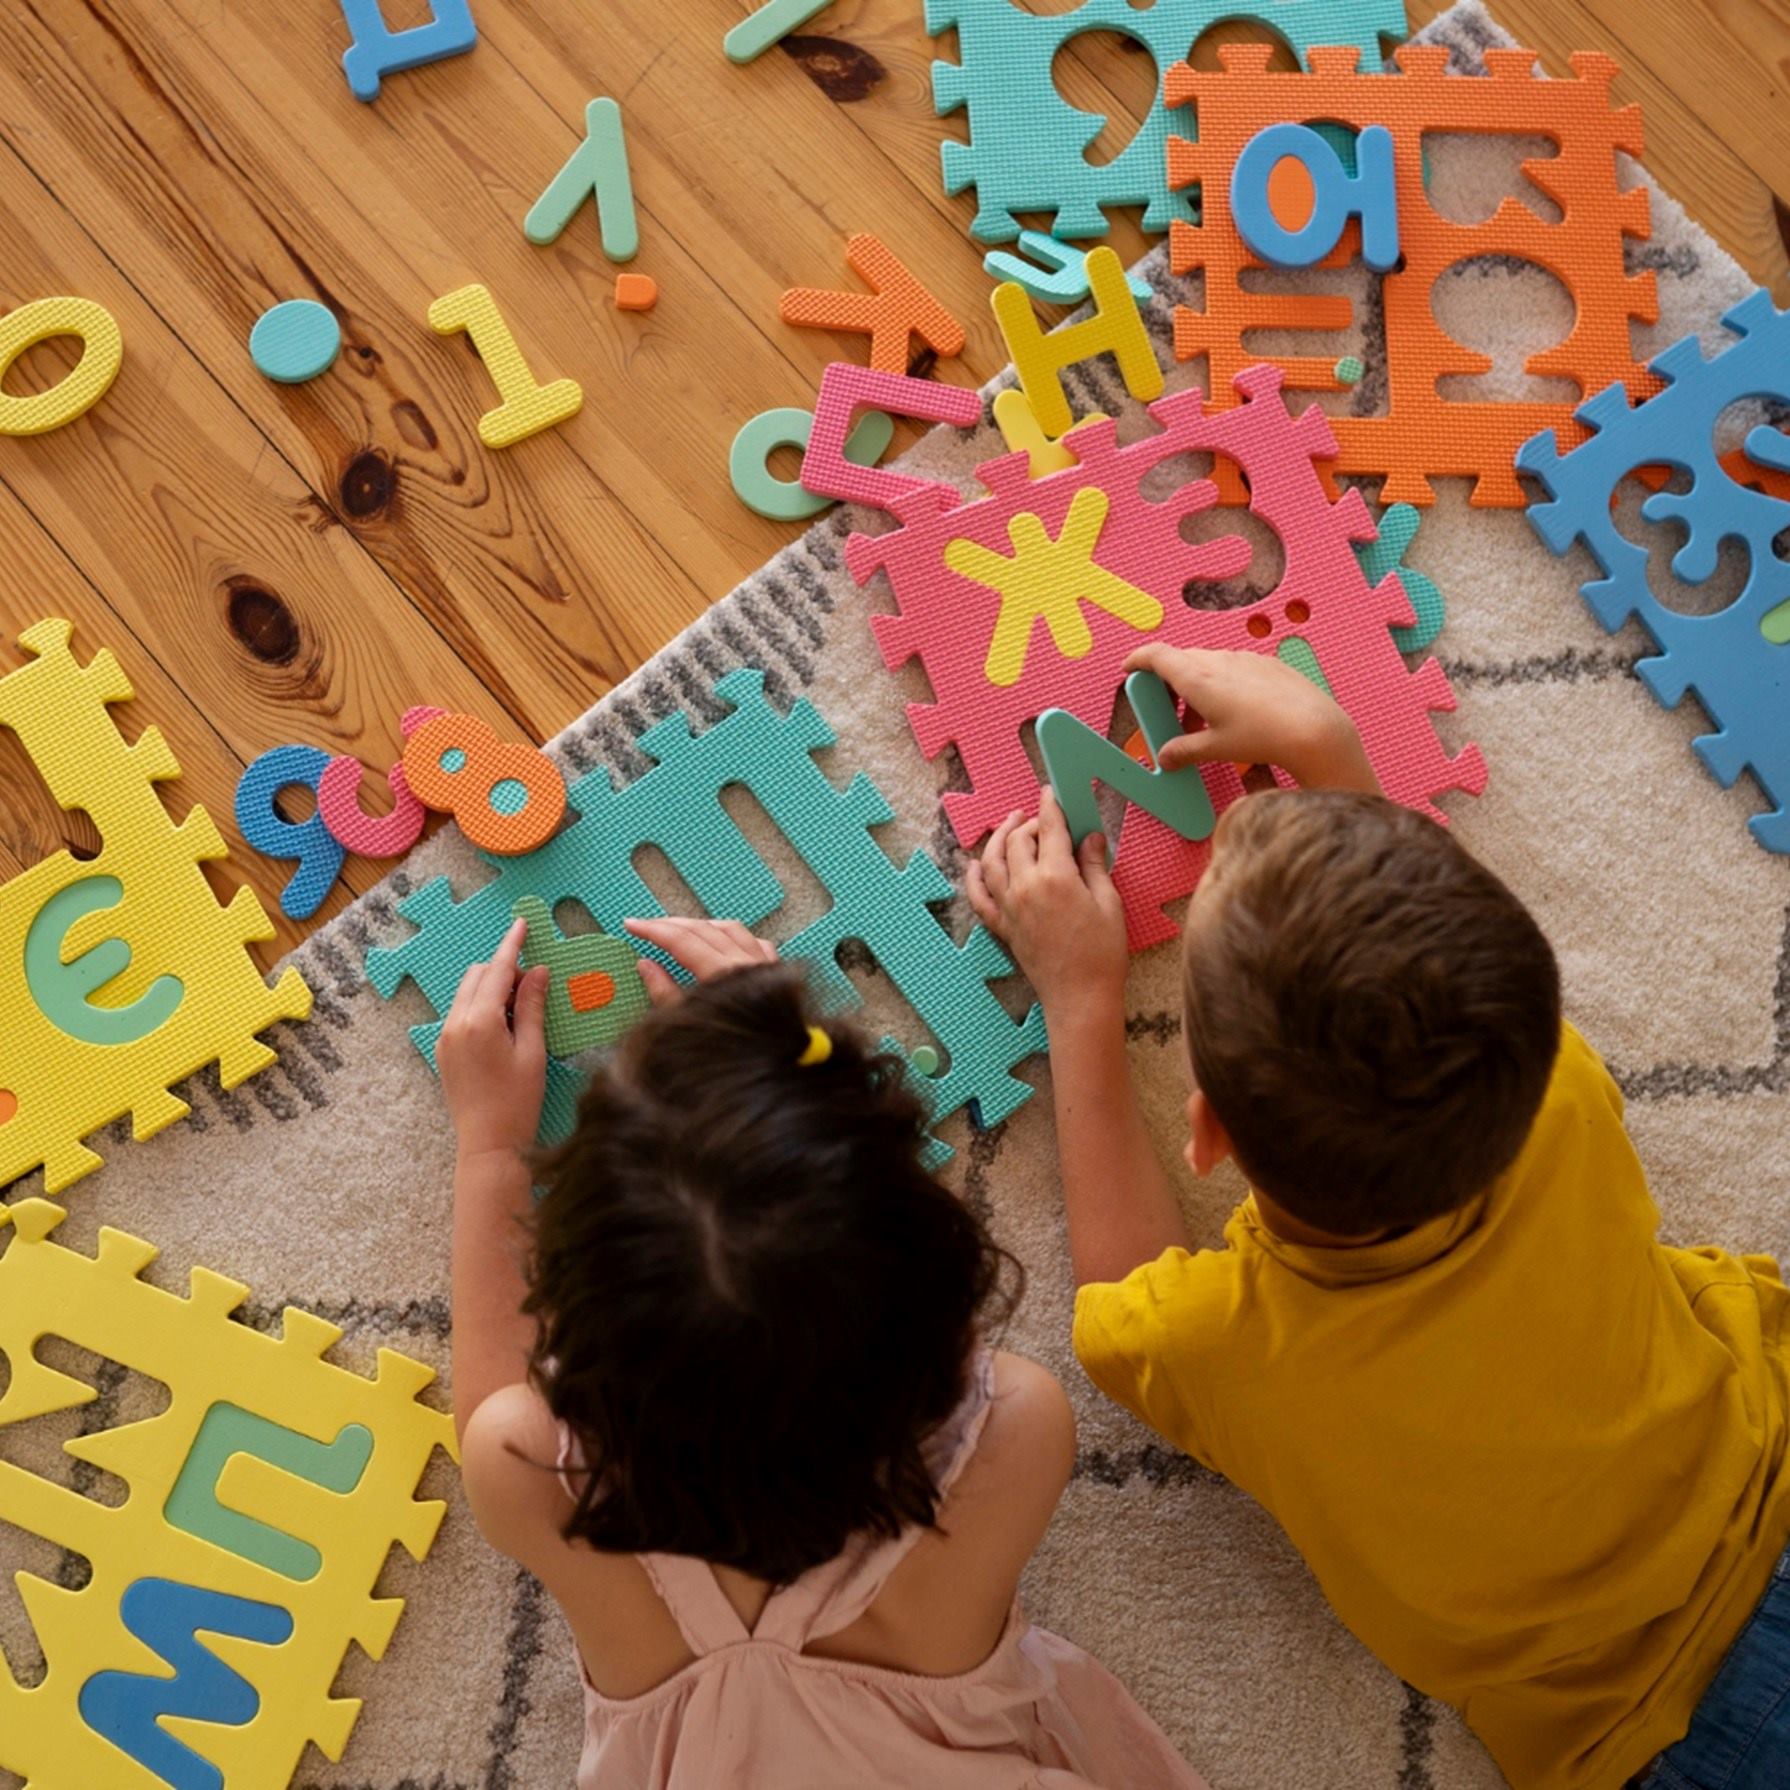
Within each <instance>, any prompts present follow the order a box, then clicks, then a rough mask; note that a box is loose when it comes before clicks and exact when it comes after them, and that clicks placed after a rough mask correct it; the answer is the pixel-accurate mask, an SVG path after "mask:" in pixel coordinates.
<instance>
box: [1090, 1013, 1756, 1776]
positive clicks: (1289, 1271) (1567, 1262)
mask: <svg viewBox="0 0 1790 1790" xmlns="http://www.w3.org/2000/svg"><path fill="white" fill-rule="evenodd" d="M1658 1221H1659V1213H1658V1210H1657V1209H1656V1207H1655V1206H1654V1203H1653V1200H1652V1198H1651V1196H1650V1195H1649V1193H1648V1191H1647V1182H1646V1178H1645V1176H1644V1175H1643V1173H1642V1170H1641V1164H1640V1161H1639V1159H1638V1158H1637V1157H1636V1155H1635V1152H1634V1148H1633V1146H1632V1145H1631V1144H1630V1142H1629V1140H1628V1135H1627V1133H1626V1132H1625V1131H1624V1130H1623V1127H1622V1096H1621V1094H1620V1093H1619V1092H1618V1090H1617V1088H1616V1085H1615V1083H1614V1082H1613V1081H1612V1080H1611V1079H1610V1076H1609V1074H1608V1072H1607V1071H1606V1070H1605V1068H1604V1066H1603V1064H1602V1062H1601V1061H1600V1060H1599V1059H1598V1057H1597V1055H1596V1053H1595V1052H1594V1051H1593V1050H1592V1049H1591V1048H1590V1046H1589V1045H1587V1044H1586V1043H1585V1041H1584V1039H1583V1038H1581V1037H1580V1036H1579V1035H1578V1033H1577V1032H1576V1031H1574V1030H1573V1029H1572V1027H1570V1026H1568V1027H1567V1028H1566V1030H1565V1036H1564V1040H1563V1042H1562V1046H1561V1051H1560V1057H1559V1060H1558V1062H1557V1064H1556V1066H1555V1070H1554V1076H1553V1081H1552V1083H1551V1085H1550V1087H1549V1089H1548V1094H1547V1098H1546V1100H1545V1102H1544V1104H1543V1106H1542V1109H1541V1113H1540V1115H1539V1117H1538V1118H1537V1120H1536V1122H1535V1127H1534V1130H1533V1131H1532V1132H1531V1134H1530V1137H1529V1140H1528V1142H1527V1144H1526V1145H1525V1146H1524V1149H1523V1153H1522V1155H1521V1156H1520V1157H1519V1158H1518V1160H1517V1162H1516V1164H1515V1165H1514V1166H1513V1167H1512V1168H1511V1169H1510V1170H1509V1171H1508V1172H1507V1173H1506V1174H1505V1175H1503V1176H1502V1177H1501V1178H1500V1179H1499V1180H1498V1181H1497V1182H1496V1183H1495V1185H1494V1186H1493V1187H1492V1188H1491V1189H1490V1191H1489V1192H1488V1193H1486V1194H1485V1195H1484V1196H1482V1197H1481V1198H1480V1199H1479V1200H1477V1201H1476V1202H1474V1204H1473V1205H1472V1206H1471V1207H1469V1208H1468V1209H1466V1210H1463V1211H1460V1212H1457V1213H1453V1214H1450V1215H1449V1216H1447V1217H1445V1218H1442V1219H1438V1220H1435V1221H1434V1222H1432V1223H1429V1224H1426V1225H1423V1226H1421V1227H1419V1228H1418V1229H1416V1230H1413V1231H1409V1232H1406V1233H1405V1234H1404V1235H1402V1236H1399V1237H1397V1238H1395V1239H1393V1240H1391V1241H1388V1242H1385V1243H1377V1244H1369V1245H1365V1246H1361V1247H1356V1248H1310V1247H1304V1246H1301V1245H1297V1244H1293V1243H1288V1242H1284V1241H1283V1240H1281V1239H1280V1238H1278V1237H1276V1236H1274V1235H1273V1234H1272V1233H1271V1232H1270V1231H1268V1230H1267V1229H1266V1228H1265V1227H1264V1225H1263V1223H1262V1221H1261V1218H1260V1216H1259V1215H1258V1213H1257V1210H1256V1206H1255V1202H1254V1200H1253V1199H1250V1200H1246V1201H1245V1202H1244V1204H1243V1205H1242V1206H1240V1207H1239V1208H1238V1209H1237V1212H1236V1214H1235V1215H1234V1216H1233V1218H1232V1219H1231V1221H1230V1223H1229V1225H1227V1226H1226V1228H1225V1241H1226V1243H1227V1245H1228V1247H1227V1248H1225V1249H1223V1250H1218V1251H1212V1250H1206V1251H1201V1252H1200V1253H1198V1254H1193V1255H1190V1254H1189V1253H1188V1252H1187V1251H1186V1250H1182V1249H1172V1250H1169V1251H1168V1252H1167V1253H1166V1254H1164V1255H1163V1256H1162V1257H1161V1258H1160V1259H1159V1260H1157V1261H1155V1262H1151V1263H1148V1264H1147V1265H1145V1266H1144V1267H1141V1268H1139V1269H1137V1270H1136V1271H1135V1272H1134V1273H1132V1274H1131V1275H1129V1276H1128V1277H1127V1278H1126V1279H1125V1280H1124V1281H1122V1282H1120V1283H1119V1284H1117V1285H1089V1286H1084V1287H1083V1288H1082V1289H1081V1292H1080V1294H1079V1296H1078V1297H1077V1299H1076V1305H1075V1352H1076V1354H1077V1355H1078V1356H1079V1357H1080V1359H1081V1362H1082V1365H1083V1366H1084V1367H1085V1368H1086V1369H1087V1371H1088V1374H1089V1375H1090V1377H1091V1378H1092V1379H1093V1381H1094V1383H1095V1384H1096V1385H1097V1386H1099V1387H1100V1389H1101V1390H1102V1391H1103V1392H1105V1393H1107V1394H1108V1395H1109V1396H1110V1397H1112V1398H1114V1399H1117V1400H1118V1401H1119V1403H1121V1404H1123V1405H1126V1406H1128V1407H1129V1408H1130V1409H1131V1410H1132V1411H1135V1412H1136V1413H1137V1415H1138V1416H1139V1417H1141V1418H1142V1419H1143V1420H1144V1422H1146V1423H1147V1424H1149V1425H1150V1426H1151V1428H1153V1429H1155V1430H1157V1431H1159V1432H1160V1433H1161V1434H1162V1435H1164V1436H1166V1437H1168V1438H1169V1439H1170V1440H1171V1441H1173V1442H1174V1443H1175V1444H1176V1445H1177V1446H1178V1447H1180V1448H1183V1449H1185V1450H1186V1451H1187V1453H1189V1454H1191V1455H1193V1456H1194V1457H1195V1458H1196V1459H1197V1460H1200V1461H1202V1462H1204V1463H1205V1464H1206V1465H1207V1466H1209V1467H1212V1468H1214V1469H1215V1470H1216V1471H1218V1472H1220V1473H1222V1474H1224V1475H1225V1476H1226V1477H1227V1478H1229V1479H1230V1480H1231V1481H1232V1482H1233V1483H1234V1484H1236V1485H1238V1486H1240V1487H1241V1488H1242V1489H1243V1490H1244V1491H1246V1492H1248V1493H1250V1494H1251V1495H1252V1496H1253V1497H1255V1498H1256V1499H1258V1500H1259V1501H1260V1502H1261V1503H1262V1504H1263V1505H1265V1506H1266V1507H1267V1509H1268V1510H1269V1511H1270V1512H1271V1513H1272V1514H1273V1516H1274V1517H1275V1518H1276V1519H1277V1520H1278V1521H1279V1522H1280V1524H1281V1526H1282V1527H1283V1528H1284V1529H1285V1530H1286V1532H1287V1535H1288V1536H1289V1537H1290V1538H1291V1540H1292V1541H1293V1543H1294V1545H1295V1546H1296V1547H1297V1548H1298V1549H1299V1551H1300V1552H1301V1553H1302V1554H1303V1555H1304V1556H1305V1558H1306V1560H1307V1562H1308V1563H1309V1564H1310V1566H1311V1568H1312V1570H1313V1572H1314V1573H1316V1575H1317V1578H1318V1581H1319V1583H1320V1584H1321V1585H1322V1586H1323V1588H1324V1592H1325V1595H1326V1596H1327V1597H1328V1598H1329V1599H1330V1602H1331V1604H1332V1605H1333V1606H1334V1607H1335V1609H1336V1612H1337V1614H1338V1615H1339V1616H1341V1618H1342V1619H1343V1621H1344V1622H1345V1623H1347V1624H1348V1626H1349V1627H1350V1628H1351V1629H1352V1630H1353V1631H1354V1632H1355V1634H1357V1635H1358V1636H1359V1637H1360V1638H1361V1640H1362V1641H1364V1642H1365V1643H1366V1644H1367V1645H1368V1646H1369V1647H1370V1648H1372V1649H1373V1651H1374V1652H1375V1653H1376V1654H1378V1655H1379V1656H1380V1658H1381V1659H1382V1660H1384V1661H1385V1662H1386V1664H1387V1665H1389V1666H1390V1667H1391V1668H1392V1669H1393V1670H1394V1671H1395V1672H1397V1673H1398V1674H1399V1675H1400V1676H1401V1677H1403V1678H1405V1679H1406V1680H1407V1681H1408V1682H1410V1683H1411V1684H1414V1685H1416V1686H1417V1687H1418V1688H1419V1689H1420V1690H1422V1691H1425V1692H1427V1693H1428V1694H1429V1695H1431V1696H1435V1697H1439V1698H1442V1699H1443V1700H1444V1701H1446V1702H1448V1703H1451V1704H1453V1705H1455V1707H1457V1708H1458V1709H1460V1710H1461V1711H1462V1713H1463V1714H1464V1715H1465V1717H1466V1719H1467V1722H1468V1724H1469V1725H1470V1726H1471V1727H1472V1728H1473V1729H1474V1731H1475V1732H1476V1733H1477V1734H1478V1735H1479V1736H1480V1738H1481V1739H1482V1740H1483V1741H1484V1742H1485V1744H1486V1746H1487V1747H1488V1748H1489V1749H1490V1750H1491V1753H1492V1756H1493V1757H1494V1758H1495V1759H1496V1760H1497V1762H1498V1764H1499V1765H1500V1766H1501V1767H1502V1768H1503V1770H1504V1773H1505V1775H1506V1776H1507V1777H1508V1778H1509V1779H1510V1781H1511V1782H1512V1784H1514V1785H1516V1786H1518V1790H1527V1787H1528V1786H1532V1785H1533V1786H1549V1787H1550V1790H1552V1787H1555V1786H1559V1787H1563V1790H1564V1787H1570V1790H1583V1787H1587V1786H1596V1787H1598V1790H1604V1787H1608V1790H1616V1787H1618V1786H1620V1785H1622V1784H1623V1783H1624V1782H1625V1781H1626V1780H1627V1779H1628V1777H1629V1776H1630V1774H1632V1773H1633V1772H1636V1771H1638V1770H1639V1769H1640V1768H1641V1767H1642V1766H1644V1765H1645V1764H1646V1763H1647V1762H1648V1760H1650V1759H1651V1758H1652V1757H1653V1756H1654V1754H1655V1753H1657V1752H1659V1751H1661V1750H1662V1749H1663V1748H1665V1747H1667V1746H1669V1745H1671V1744H1672V1742H1673V1741H1675V1740H1677V1739H1679V1738H1680V1737H1681V1736H1682V1735H1683V1733H1684V1731H1685V1729H1686V1727H1687V1726H1688V1724H1689V1721H1690V1717H1691V1714H1692V1712H1693V1710H1694V1709H1695V1707H1696V1704H1697V1700H1698V1698H1699V1697H1700V1696H1701V1694H1702V1692H1703V1690H1704V1689H1705V1688H1706V1687H1707V1685H1708V1683H1709V1681H1710V1680H1711V1679H1712V1678H1713V1677H1714V1675H1715V1672H1716V1668H1717V1666H1718V1665H1719V1664H1720V1661H1721V1656H1722V1654H1723V1653H1724V1652H1725V1651H1726V1649H1727V1648H1728V1647H1729V1645H1730V1644H1731V1643H1732V1642H1733V1641H1734V1639H1735V1637H1736V1636H1737V1635H1738V1634H1739V1633H1740V1630H1741V1629H1742V1627H1743V1626H1744V1625H1745V1623H1746V1621H1747V1618H1748V1617H1749V1616H1750V1615H1751V1613H1752V1611H1753V1608H1754V1606H1755V1605H1756V1604H1757V1603H1758V1601H1759V1599H1760V1597H1761V1596H1763V1594H1764V1591H1765V1588H1766V1585H1767V1582H1768V1581H1769V1579H1770V1577H1771V1572H1772V1568H1773V1566H1774V1565H1775V1563H1776V1561H1777V1559H1778V1557H1779V1555H1780V1554H1781V1553H1782V1552H1783V1550H1784V1546H1785V1542H1786V1540H1787V1539H1790V1472H1787V1471H1786V1470H1785V1452H1786V1426H1787V1415H1786V1414H1787V1411H1790V1324H1787V1323H1786V1312H1787V1311H1790V1292H1786V1289H1785V1287H1784V1285H1783V1282H1782V1281H1781V1280H1780V1279H1779V1276H1778V1271H1777V1265H1776V1263H1775V1262H1773V1261H1772V1260H1771V1258H1770V1257H1768V1256H1743V1257H1735V1256H1730V1255H1725V1254H1723V1253H1722V1252H1721V1251H1719V1250H1715V1249H1698V1250H1685V1249H1668V1248H1666V1247H1664V1246H1662V1245H1661V1244H1659V1243H1657V1242H1656V1241H1655V1230H1656V1227H1657V1225H1658Z"/></svg>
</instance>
